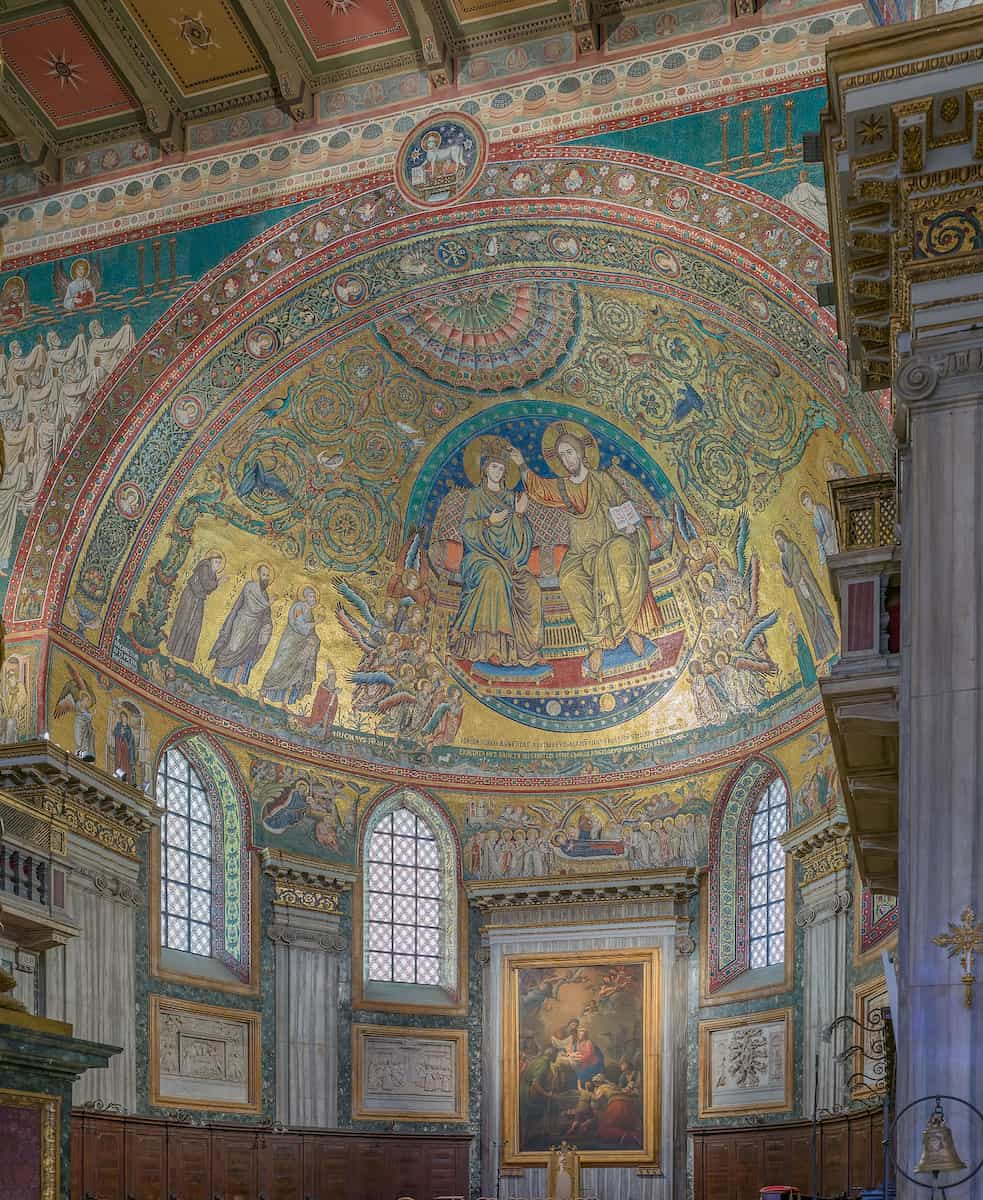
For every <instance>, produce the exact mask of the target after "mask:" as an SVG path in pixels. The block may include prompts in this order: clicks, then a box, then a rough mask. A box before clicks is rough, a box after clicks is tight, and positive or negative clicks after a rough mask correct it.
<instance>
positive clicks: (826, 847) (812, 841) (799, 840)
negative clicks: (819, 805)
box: [779, 812, 850, 884]
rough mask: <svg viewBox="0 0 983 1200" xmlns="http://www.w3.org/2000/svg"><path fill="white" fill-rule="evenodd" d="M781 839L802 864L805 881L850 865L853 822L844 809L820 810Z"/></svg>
mask: <svg viewBox="0 0 983 1200" xmlns="http://www.w3.org/2000/svg"><path fill="white" fill-rule="evenodd" d="M779 840H780V841H781V843H782V845H783V846H784V847H785V850H786V852H787V853H788V854H790V855H791V857H792V858H793V859H794V860H795V861H796V862H797V863H798V864H799V866H800V868H801V880H802V883H803V884H810V883H815V882H816V881H817V880H818V879H824V878H825V877H826V876H828V875H835V874H836V872H837V871H846V870H848V869H849V866H850V825H849V822H848V821H847V818H846V814H845V813H842V812H834V813H833V814H832V815H830V814H829V813H820V814H819V815H818V816H815V817H813V818H812V819H811V820H810V821H806V822H805V823H804V824H803V825H799V826H797V827H796V828H795V829H793V830H791V831H790V832H789V833H786V834H783V835H782V837H781V838H780V839H779Z"/></svg>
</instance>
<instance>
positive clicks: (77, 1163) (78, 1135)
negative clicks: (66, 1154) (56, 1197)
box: [72, 1121, 85, 1196]
mask: <svg viewBox="0 0 983 1200" xmlns="http://www.w3.org/2000/svg"><path fill="white" fill-rule="evenodd" d="M84 1134H85V1130H84V1128H83V1126H82V1122H81V1121H73V1122H72V1195H73V1196H81V1195H83V1194H84V1192H85V1187H84V1184H85V1180H84V1179H83V1178H82V1163H83V1162H84V1155H85V1147H84V1146H83V1145H82V1138H83V1136H84Z"/></svg>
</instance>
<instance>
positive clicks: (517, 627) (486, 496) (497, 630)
mask: <svg viewBox="0 0 983 1200" xmlns="http://www.w3.org/2000/svg"><path fill="white" fill-rule="evenodd" d="M465 470H467V472H468V476H469V477H470V478H471V479H472V480H473V482H474V483H475V485H476V486H475V487H474V488H473V490H472V491H471V494H470V495H469V496H468V499H467V502H466V503H465V506H464V513H463V515H462V517H461V540H462V541H463V543H464V557H463V560H462V562H461V598H460V601H459V603H458V608H457V613H456V615H455V617H454V619H453V621H452V622H451V624H450V628H449V630H448V645H449V647H450V650H451V653H452V654H455V655H457V657H458V658H465V659H470V660H471V661H472V662H487V663H492V664H493V665H498V664H503V665H510V666H511V665H516V664H521V665H523V666H529V665H531V664H533V663H537V662H541V661H542V659H541V650H542V641H543V601H542V596H541V595H540V591H539V584H538V582H537V581H536V580H535V579H534V578H533V575H532V572H531V571H529V569H528V567H527V566H526V564H527V563H528V562H529V556H530V554H532V549H533V530H532V525H531V523H530V521H529V518H528V517H527V516H526V510H527V509H528V507H529V496H528V495H527V494H526V493H525V492H523V493H521V494H520V495H518V496H517V495H516V494H515V491H514V490H513V489H514V488H515V485H516V483H517V481H518V471H517V470H516V469H515V466H514V465H513V464H512V463H511V462H510V461H509V458H508V447H507V446H506V445H505V444H504V443H503V442H502V441H501V440H500V439H498V438H482V439H480V440H479V441H478V442H477V443H473V444H472V446H469V447H468V450H467V451H466V452H465Z"/></svg>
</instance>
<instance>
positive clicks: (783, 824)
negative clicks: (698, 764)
mask: <svg viewBox="0 0 983 1200" xmlns="http://www.w3.org/2000/svg"><path fill="white" fill-rule="evenodd" d="M788 820H789V798H788V786H787V784H786V783H785V779H784V778H783V776H782V774H781V772H780V771H779V770H778V768H777V766H776V765H775V763H773V762H772V761H771V760H770V759H767V758H764V757H757V756H755V757H753V758H750V759H747V760H746V761H744V762H743V763H741V764H740V765H739V766H738V767H736V768H735V770H734V771H733V772H732V773H731V775H730V777H729V778H728V779H727V780H726V782H725V783H724V785H723V787H722V788H721V789H720V793H719V794H718V796H717V799H716V801H715V803H714V806H713V812H712V813H711V815H710V846H709V871H708V875H707V889H706V897H705V899H706V904H705V909H706V911H705V916H704V920H705V923H706V939H707V940H706V946H707V952H706V956H705V971H704V972H703V973H702V975H701V992H702V996H703V999H704V1001H705V1002H709V1003H715V1002H719V1003H723V1002H724V1001H726V1000H729V999H731V998H733V997H735V996H737V995H739V994H741V993H742V992H744V991H748V992H753V993H755V994H758V993H762V992H771V993H777V992H781V991H784V990H787V989H788V988H789V987H790V986H791V957H792V956H791V953H790V951H789V943H788V939H789V922H788V920H787V914H786V903H787V896H788V881H787V878H786V871H785V850H784V848H783V846H782V844H781V842H780V841H779V838H780V836H781V835H782V834H783V833H785V832H786V830H787V829H788ZM718 996H719V1000H718V999H717V997H718Z"/></svg>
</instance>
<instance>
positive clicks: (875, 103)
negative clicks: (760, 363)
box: [823, 8, 983, 388]
mask: <svg viewBox="0 0 983 1200" xmlns="http://www.w3.org/2000/svg"><path fill="white" fill-rule="evenodd" d="M980 63H983V14H981V12H980V10H979V9H978V8H970V9H962V10H959V11H957V12H955V13H951V14H946V15H944V16H942V17H935V18H932V19H931V20H923V21H918V22H912V23H906V24H904V25H898V26H891V27H889V28H886V29H883V30H880V31H878V32H877V33H874V34H871V33H870V32H865V33H864V34H861V35H858V36H850V37H847V38H838V39H835V40H834V41H832V42H831V43H830V44H829V46H828V47H827V73H828V76H829V82H830V90H829V109H828V111H827V112H826V113H825V114H824V116H823V138H824V158H825V165H826V172H827V179H828V180H829V181H830V184H831V186H830V189H829V209H830V229H831V238H830V242H831V248H832V255H833V273H834V277H835V282H836V292H837V315H838V322H839V331H840V336H841V337H842V338H843V340H844V341H845V342H847V344H848V346H849V348H850V352H851V357H852V359H853V360H854V362H856V363H857V364H858V366H859V367H860V374H861V377H862V382H863V384H864V386H865V387H867V388H882V387H887V386H890V385H891V384H892V382H893V377H894V375H895V373H896V369H897V365H898V364H897V362H896V344H897V340H898V336H899V335H901V334H904V333H907V332H908V331H909V330H910V327H911V322H912V311H911V310H912V289H913V288H916V293H915V294H916V297H917V296H918V292H917V285H919V284H921V283H924V282H926V281H933V282H934V281H936V280H940V279H947V278H950V277H957V276H960V275H965V274H968V273H970V272H979V271H980V270H983V253H981V240H983V204H981V202H980V199H979V187H978V186H976V187H974V186H973V184H974V183H975V184H978V182H979V181H980V179H981V178H983V164H981V163H980V162H978V161H971V160H972V159H973V158H976V159H979V158H981V157H983V86H981V85H980V82H979V80H980V71H979V69H971V70H967V69H966V68H967V67H970V68H972V67H973V65H974V64H980ZM916 88H918V89H919V90H915V89H916ZM913 93H914V94H913ZM940 152H941V153H940ZM927 264H930V265H927ZM916 306H917V304H916Z"/></svg>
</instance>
